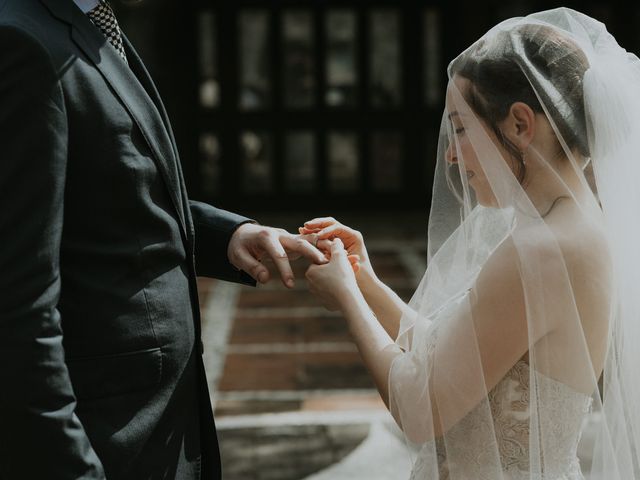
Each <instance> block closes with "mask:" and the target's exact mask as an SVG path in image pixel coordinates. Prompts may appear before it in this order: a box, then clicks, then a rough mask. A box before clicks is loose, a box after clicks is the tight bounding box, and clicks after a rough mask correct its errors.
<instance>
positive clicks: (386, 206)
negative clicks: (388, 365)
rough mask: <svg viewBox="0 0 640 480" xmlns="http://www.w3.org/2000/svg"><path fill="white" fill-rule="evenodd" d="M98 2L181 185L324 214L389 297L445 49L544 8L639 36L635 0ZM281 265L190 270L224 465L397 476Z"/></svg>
mask: <svg viewBox="0 0 640 480" xmlns="http://www.w3.org/2000/svg"><path fill="white" fill-rule="evenodd" d="M113 3H114V7H117V14H118V17H119V19H120V23H121V25H122V27H123V30H124V31H125V33H126V34H127V35H128V37H129V38H130V40H131V41H132V42H133V44H134V45H135V46H136V47H137V48H138V50H139V52H140V54H141V56H142V57H143V59H144V60H145V62H146V64H147V67H148V69H149V70H150V72H151V74H152V76H153V77H154V79H155V80H156V83H157V85H158V88H159V90H160V93H161V95H162V97H163V99H164V101H165V104H166V106H167V110H168V112H169V115H170V117H171V119H172V123H173V127H174V129H175V134H176V137H177V141H178V146H179V149H180V153H181V157H182V163H183V167H184V170H185V175H186V181H187V184H188V188H189V191H190V195H191V197H192V198H194V199H198V200H204V201H207V202H210V203H213V204H214V205H216V206H219V207H221V208H225V209H229V210H233V211H238V212H240V213H243V214H245V215H248V216H251V217H253V218H256V219H257V220H259V221H260V222H262V223H265V224H272V225H277V226H283V227H286V228H289V229H294V228H295V227H296V226H297V225H299V224H301V223H302V222H303V221H304V220H306V219H308V218H310V217H312V216H315V215H318V214H320V215H327V214H331V215H335V216H339V217H340V218H341V219H343V220H344V222H345V223H349V224H351V225H352V226H354V227H356V228H358V229H360V230H361V231H362V232H363V233H364V235H365V239H367V240H368V244H369V248H370V250H371V255H372V258H373V263H374V266H375V267H376V269H377V270H378V272H379V274H380V276H381V277H382V278H383V280H385V281H387V282H388V283H389V284H390V285H391V286H392V287H394V288H395V289H396V290H397V291H399V293H400V294H401V296H403V297H404V298H406V299H408V298H410V295H411V292H412V291H413V289H414V288H415V286H416V284H417V282H418V280H419V279H420V278H421V276H422V273H423V272H424V267H425V258H424V252H425V247H426V222H427V214H428V207H429V196H430V188H431V184H432V179H433V168H434V165H435V157H436V148H437V143H438V131H439V126H440V120H441V115H442V110H443V103H444V98H443V94H444V90H445V87H446V82H447V77H446V66H447V64H448V62H449V61H450V60H451V59H452V58H454V57H455V56H456V55H457V54H458V53H460V52H461V51H462V50H463V49H464V48H466V47H467V46H468V45H470V44H471V43H472V42H473V41H474V40H476V39H477V38H478V37H479V36H481V35H482V34H483V33H484V32H486V31H487V30H488V29H489V28H490V27H491V26H493V25H495V24H496V23H497V22H498V21H500V20H503V19H505V18H508V17H512V16H519V15H526V14H528V13H531V12H533V11H537V10H543V9H547V8H553V7H557V6H561V5H564V6H568V7H572V8H576V9H578V10H581V11H583V12H585V13H587V14H589V15H591V16H593V17H595V18H598V19H599V20H601V21H603V22H604V23H605V24H606V25H607V26H608V28H609V30H610V31H611V32H612V33H613V34H614V35H615V36H616V38H617V39H618V41H619V42H620V44H621V45H622V46H624V47H626V48H627V50H629V51H632V52H638V51H639V50H640V33H638V32H640V4H636V3H635V2H628V3H627V2H623V1H588V0H585V1H581V2H576V1H570V2H551V1H547V2H544V1H534V0H512V1H505V0H502V1H494V0H485V1H477V0H471V1H469V0H458V1H454V0H449V1H446V2H435V1H417V0H415V1H410V0H272V1H269V0H190V1H186V2H177V1H175V0H144V1H142V2H140V3H137V4H133V5H131V6H125V5H124V4H125V3H126V2H123V4H120V5H118V4H117V3H116V2H113ZM296 269H297V273H298V277H299V281H298V283H297V287H296V289H295V290H294V291H286V290H285V289H284V288H282V287H280V286H278V285H277V284H272V285H269V286H267V287H265V288H258V289H250V288H241V287H238V286H235V285H230V284H226V283H224V282H215V281H207V280H201V282H200V287H201V290H202V308H203V311H204V313H205V315H204V319H205V320H204V321H205V325H204V329H203V333H204V336H205V339H204V341H205V344H206V350H207V351H206V354H205V359H206V362H207V368H208V374H209V379H210V388H211V391H212V393H213V395H214V403H215V408H216V417H217V418H218V424H219V430H220V438H221V445H222V452H223V463H224V465H225V470H226V473H225V478H226V479H227V480H241V479H242V480H245V479H247V480H248V479H265V480H266V479H274V480H275V479H282V480H297V479H302V478H307V476H308V475H312V474H314V473H316V476H314V477H310V478H314V479H316V480H320V479H322V480H325V479H332V480H340V479H342V478H345V479H346V478H350V479H357V478H363V479H364V478H366V479H372V480H375V479H378V478H379V479H383V478H407V475H406V468H407V463H406V462H407V460H408V458H407V457H406V455H405V454H404V453H403V452H402V446H401V444H400V441H399V440H398V437H397V431H394V429H393V427H392V426H390V422H389V417H388V415H387V414H386V411H385V409H384V405H382V403H381V402H380V401H379V399H378V397H377V393H376V391H375V390H374V388H373V384H372V383H371V381H370V380H369V378H368V377H367V375H366V372H365V370H364V367H363V366H362V364H361V363H360V361H359V359H358V355H357V352H356V350H355V348H354V347H353V345H352V344H351V342H350V339H349V335H348V332H347V331H346V328H345V327H344V323H343V322H342V320H341V319H340V317H338V316H336V315H335V314H331V313H328V312H326V311H325V310H324V309H322V308H321V307H320V306H319V305H318V304H317V303H316V302H315V300H314V299H313V298H312V297H311V296H310V294H308V293H307V292H306V290H305V285H304V279H303V273H304V265H302V264H301V265H297V266H296ZM587 461H588V459H587ZM317 472H320V473H317ZM354 472H355V473H354Z"/></svg>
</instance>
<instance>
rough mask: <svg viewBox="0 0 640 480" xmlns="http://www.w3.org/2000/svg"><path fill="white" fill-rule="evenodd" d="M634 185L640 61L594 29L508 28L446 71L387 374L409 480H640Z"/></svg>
mask: <svg viewBox="0 0 640 480" xmlns="http://www.w3.org/2000/svg"><path fill="white" fill-rule="evenodd" d="M639 181H640V62H639V61H638V58H637V57H636V56H634V55H632V54H630V53H628V52H626V51H625V50H624V49H623V48H622V47H620V46H619V45H618V44H617V43H616V41H615V39H614V38H613V37H612V36H611V35H610V34H609V33H608V32H607V30H606V28H605V26H604V25H603V24H602V23H600V22H598V21H596V20H594V19H592V18H590V17H587V16H585V15H583V14H581V13H578V12H576V11H573V10H570V9H566V8H561V9H556V10H551V11H545V12H541V13H536V14H533V15H530V16H528V17H524V18H514V19H510V20H507V21H505V22H502V23H500V24H499V25H497V26H496V27H494V28H492V29H491V30H490V31H489V32H487V33H486V34H485V35H484V36H483V37H482V38H481V39H480V40H479V41H477V42H476V43H474V44H473V45H472V46H471V47H470V48H468V49H467V50H466V51H464V52H463V53H462V54H461V55H460V56H459V57H458V58H456V59H455V60H454V61H453V62H451V64H450V66H449V85H448V89H447V103H446V108H445V112H444V115H443V119H442V125H441V130H440V139H439V148H438V158H437V166H436V175H435V183H434V188H433V203H432V209H431V215H430V219H429V259H428V268H427V271H426V273H425V276H424V278H423V280H422V282H421V284H420V286H419V287H418V290H417V292H416V293H415V295H414V297H413V299H412V300H411V302H410V306H411V307H412V310H413V311H414V312H415V313H412V314H410V315H405V316H404V317H403V319H402V322H401V327H400V333H399V336H398V340H397V344H398V345H399V346H400V347H401V348H402V349H403V350H404V353H402V354H401V355H399V356H398V357H397V358H396V360H395V361H394V363H393V366H392V369H391V373H390V378H389V381H390V408H391V411H392V413H393V415H394V417H395V418H396V420H397V421H398V423H399V425H400V426H401V428H402V429H403V431H404V433H405V436H406V437H407V441H408V442H409V444H410V446H411V447H412V452H414V456H415V457H414V467H413V473H412V478H415V479H421V480H422V479H430V480H431V479H450V480H471V479H473V480H476V479H491V480H501V479H505V480H507V479H508V480H521V479H522V480H524V479H527V480H529V479H540V480H541V479H545V480H578V479H582V478H583V475H584V478H587V479H588V480H596V479H598V480H599V479H602V480H632V479H640V470H639V467H638V465H639V464H638V461H639V456H638V448H640V418H639V413H640V245H638V238H640V215H639V214H638V211H639V210H640V209H639V208H638V207H640V188H638V182H639ZM599 383H600V386H599ZM602 399H603V400H602ZM587 421H590V422H592V425H593V428H592V429H591V430H590V438H589V443H588V446H589V448H588V451H587V454H586V456H585V458H581V459H580V460H578V458H577V456H578V455H577V451H578V449H579V448H578V447H579V442H580V438H581V432H582V430H583V426H584V424H585V422H587ZM582 445H584V444H582ZM580 452H582V453H584V452H585V448H584V446H582V447H581V449H580Z"/></svg>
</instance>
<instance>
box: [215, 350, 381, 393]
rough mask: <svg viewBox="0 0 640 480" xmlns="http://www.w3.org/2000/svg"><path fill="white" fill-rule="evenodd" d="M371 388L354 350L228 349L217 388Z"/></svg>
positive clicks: (234, 389)
mask: <svg viewBox="0 0 640 480" xmlns="http://www.w3.org/2000/svg"><path fill="white" fill-rule="evenodd" d="M345 388H373V382H372V380H371V379H370V377H369V374H368V373H367V371H366V369H365V367H364V365H363V363H362V361H361V359H360V356H359V355H358V353H357V352H355V351H344V352H340V351H335V352H302V353H298V352H296V353H261V354H251V353H250V354H244V353H231V352H229V353H228V354H227V356H226V361H225V365H224V370H223V374H222V378H221V379H220V383H219V386H218V390H219V391H246V390H312V389H345Z"/></svg>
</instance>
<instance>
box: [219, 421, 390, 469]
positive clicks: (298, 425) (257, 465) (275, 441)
mask: <svg viewBox="0 0 640 480" xmlns="http://www.w3.org/2000/svg"><path fill="white" fill-rule="evenodd" d="M385 418H388V414H387V413H386V412H378V411H375V412H364V413H363V412H352V411H347V412H330V413H326V412H302V413H287V414H264V415H242V416H231V417H222V418H219V419H218V421H217V430H218V435H219V438H220V446H221V457H222V465H223V471H224V478H225V480H255V479H260V480H299V479H301V478H304V477H306V476H308V475H310V474H313V473H315V472H318V471H321V470H323V469H325V468H327V467H329V466H330V465H333V464H335V463H336V462H339V461H340V460H342V459H343V458H345V457H346V456H347V455H348V454H349V453H351V452H352V451H353V450H354V449H356V447H357V446H358V445H359V444H361V443H362V441H363V440H364V439H365V438H367V436H368V434H369V430H370V425H371V424H372V423H374V422H378V421H381V420H382V419H385ZM354 478H357V479H359V478H364V477H354Z"/></svg>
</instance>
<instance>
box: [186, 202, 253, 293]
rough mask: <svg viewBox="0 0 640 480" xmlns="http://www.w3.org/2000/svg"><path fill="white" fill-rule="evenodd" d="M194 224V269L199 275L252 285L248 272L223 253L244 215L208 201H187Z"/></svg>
mask: <svg viewBox="0 0 640 480" xmlns="http://www.w3.org/2000/svg"><path fill="white" fill-rule="evenodd" d="M189 207H190V210H191V216H192V217H193V225H194V228H195V242H196V246H195V254H196V273H197V274H198V275H200V276H203V277H211V278H219V279H220V280H227V281H229V282H235V283H243V284H245V285H252V286H255V284H256V282H255V280H254V279H253V278H251V276H250V275H248V274H246V273H245V272H242V271H238V270H236V268H235V267H234V266H233V265H231V263H230V262H229V258H228V257H227V247H228V246H229V240H231V235H233V232H235V230H236V229H237V228H238V227H239V226H240V225H242V224H243V223H248V222H252V221H253V220H250V219H248V218H245V217H243V216H240V215H237V214H235V213H231V212H227V211H226V210H221V209H219V208H215V207H212V206H211V205H209V204H206V203H202V202H196V201H193V200H190V201H189Z"/></svg>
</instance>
